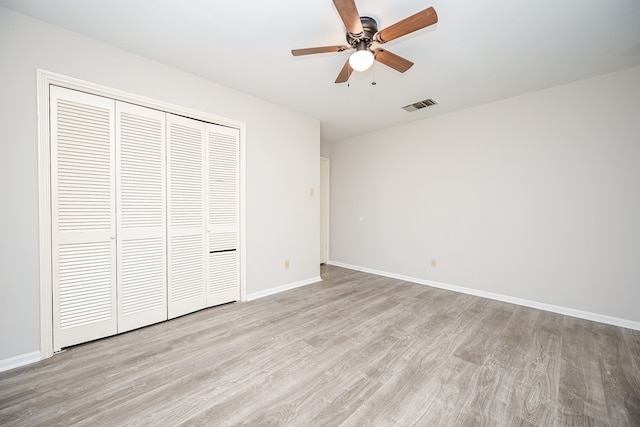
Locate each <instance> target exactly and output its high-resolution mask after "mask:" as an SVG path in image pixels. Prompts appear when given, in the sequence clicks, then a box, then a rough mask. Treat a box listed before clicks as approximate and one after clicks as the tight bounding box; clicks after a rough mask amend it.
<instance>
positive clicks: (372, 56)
mask: <svg viewBox="0 0 640 427" xmlns="http://www.w3.org/2000/svg"><path fill="white" fill-rule="evenodd" d="M333 4H334V5H335V6H336V9H337V11H338V14H339V15H340V19H342V22H343V23H344V26H345V28H346V30H347V43H349V44H348V45H337V46H322V47H311V48H306V49H292V50H291V54H292V55H293V56H301V55H311V54H315V53H327V52H343V51H345V50H348V49H354V50H355V52H354V53H353V54H351V56H350V57H349V59H348V60H347V62H345V64H344V66H343V67H342V70H341V71H340V74H338V78H337V79H336V83H344V82H346V81H347V80H349V77H350V76H351V73H352V72H353V70H356V71H364V70H366V69H368V68H369V67H370V66H371V65H372V64H373V61H374V60H375V61H378V62H380V63H382V64H384V65H386V66H388V67H391V68H393V69H394V70H396V71H399V72H401V73H404V72H405V71H407V70H408V69H409V68H411V66H412V65H413V62H411V61H409V60H407V59H405V58H403V57H401V56H398V55H396V54H394V53H391V52H389V51H388V50H386V49H382V48H380V47H378V45H382V44H384V43H386V42H390V41H391V40H395V39H397V38H399V37H402V36H406V35H407V34H410V33H412V32H414V31H417V30H420V29H422V28H425V27H428V26H429V25H433V24H435V23H436V22H438V15H437V14H436V11H435V10H434V9H433V7H429V8H427V9H425V10H423V11H420V12H418V13H416V14H414V15H411V16H409V17H408V18H405V19H403V20H402V21H399V22H396V23H395V24H393V25H391V26H390V27H387V28H383V29H382V30H379V31H378V23H377V22H376V20H375V19H373V18H370V17H368V16H360V14H359V12H358V8H357V7H356V3H355V0H333Z"/></svg>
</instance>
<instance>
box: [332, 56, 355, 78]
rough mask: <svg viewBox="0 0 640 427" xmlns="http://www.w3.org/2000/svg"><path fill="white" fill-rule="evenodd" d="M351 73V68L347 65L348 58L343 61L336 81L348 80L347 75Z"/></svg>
mask: <svg viewBox="0 0 640 427" xmlns="http://www.w3.org/2000/svg"><path fill="white" fill-rule="evenodd" d="M351 73H353V68H351V66H350V65H349V60H348V59H347V62H345V63H344V67H342V70H340V74H338V78H337V79H336V83H344V82H346V81H347V80H349V76H351Z"/></svg>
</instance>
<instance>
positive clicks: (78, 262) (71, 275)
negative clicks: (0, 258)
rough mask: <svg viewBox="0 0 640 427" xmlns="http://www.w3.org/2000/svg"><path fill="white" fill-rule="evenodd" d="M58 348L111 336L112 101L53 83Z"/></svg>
mask: <svg viewBox="0 0 640 427" xmlns="http://www.w3.org/2000/svg"><path fill="white" fill-rule="evenodd" d="M50 112H51V122H50V123H51V129H50V130H51V210H52V211H51V215H52V233H51V239H52V268H53V271H52V273H53V295H54V301H53V303H54V309H53V321H54V333H53V337H54V343H53V346H54V350H56V351H57V350H60V349H61V348H62V347H67V346H70V345H74V344H78V343H81V342H86V341H90V340H94V339H97V338H102V337H105V336H108V335H113V334H115V333H116V332H117V317H116V256H115V251H116V208H115V161H114V157H115V143H114V137H115V132H114V126H115V101H113V100H111V99H107V98H102V97H99V96H94V95H89V94H85V93H81V92H76V91H71V90H68V89H63V88H59V87H54V86H52V87H51V88H50Z"/></svg>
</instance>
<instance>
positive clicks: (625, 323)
mask: <svg viewBox="0 0 640 427" xmlns="http://www.w3.org/2000/svg"><path fill="white" fill-rule="evenodd" d="M328 264H330V265H335V266H336V267H343V268H348V269H349V270H356V271H362V272H364V273H371V274H376V275H378V276H385V277H390V278H392V279H398V280H404V281H405V282H412V283H417V284H420V285H426V286H432V287H434V288H440V289H446V290H448V291H454V292H460V293H463V294H468V295H474V296H477V297H482V298H488V299H492V300H496V301H502V302H508V303H511V304H516V305H521V306H524V307H530V308H537V309H539V310H544V311H550V312H552V313H558V314H564V315H566V316H571V317H577V318H579V319H585V320H591V321H594V322H599V323H606V324H608V325H614V326H620V327H623V328H627V329H634V330H636V331H640V322H636V321H633V320H628V319H621V318H619V317H613V316H607V315H604V314H599V313H592V312H589V311H582V310H576V309H574V308H569V307H562V306H559V305H553V304H546V303H542V302H538V301H532V300H527V299H523V298H516V297H512V296H509V295H502V294H495V293H493V292H486V291H480V290H477V289H471V288H465V287H462V286H456V285H450V284H448V283H442V282H434V281H431V280H425V279H418V278H416V277H410V276H404V275H402V274H395V273H389V272H386V271H380V270H374V269H371V268H366V267H359V266H357V265H350V264H344V263H341V262H336V261H329V262H328Z"/></svg>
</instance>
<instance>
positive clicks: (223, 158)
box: [207, 124, 240, 307]
mask: <svg viewBox="0 0 640 427" xmlns="http://www.w3.org/2000/svg"><path fill="white" fill-rule="evenodd" d="M239 144H240V137H239V132H238V130H237V129H232V128H228V127H224V126H218V125H213V124H207V166H208V171H207V173H208V176H207V187H208V188H207V196H208V197H207V209H208V212H207V221H208V231H209V233H208V245H207V247H208V249H209V257H208V265H207V269H208V284H207V306H209V307H210V306H213V305H218V304H223V303H226V302H231V301H238V300H239V299H240V274H239V251H238V238H239V171H238V167H239Z"/></svg>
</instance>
